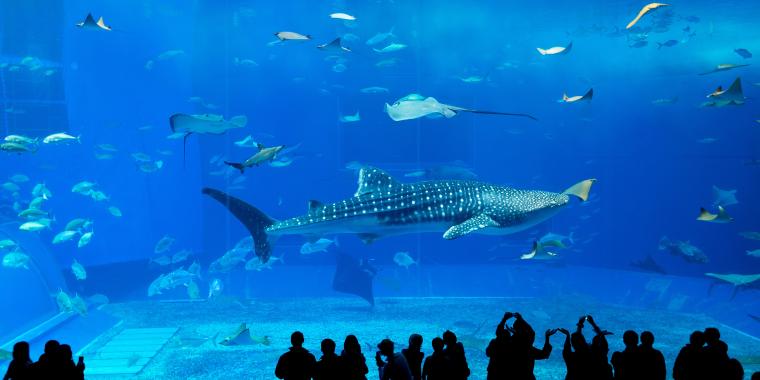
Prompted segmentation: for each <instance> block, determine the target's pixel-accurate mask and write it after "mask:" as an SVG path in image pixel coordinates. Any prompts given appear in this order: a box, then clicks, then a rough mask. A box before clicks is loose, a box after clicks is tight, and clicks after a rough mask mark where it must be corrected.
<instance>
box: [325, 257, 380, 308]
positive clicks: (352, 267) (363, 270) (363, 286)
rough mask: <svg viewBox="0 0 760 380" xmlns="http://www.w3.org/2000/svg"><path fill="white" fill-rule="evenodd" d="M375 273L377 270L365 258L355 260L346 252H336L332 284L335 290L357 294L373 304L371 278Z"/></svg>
mask: <svg viewBox="0 0 760 380" xmlns="http://www.w3.org/2000/svg"><path fill="white" fill-rule="evenodd" d="M376 274H377V270H376V269H375V268H373V267H372V266H371V265H369V263H367V262H366V261H365V260H357V259H355V258H353V257H351V256H350V255H348V254H345V253H338V260H337V265H336V267H335V276H334V277H333V284H332V286H333V289H334V290H335V291H338V292H341V293H348V294H354V295H357V296H359V297H361V298H364V299H365V300H366V301H367V302H369V304H370V305H372V306H375V295H374V292H373V290H372V280H373V279H374V278H375V275H376Z"/></svg>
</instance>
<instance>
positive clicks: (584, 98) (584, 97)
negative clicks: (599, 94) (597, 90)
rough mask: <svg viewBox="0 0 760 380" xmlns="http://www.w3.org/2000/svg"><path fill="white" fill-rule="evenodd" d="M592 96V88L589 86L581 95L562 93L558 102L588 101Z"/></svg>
mask: <svg viewBox="0 0 760 380" xmlns="http://www.w3.org/2000/svg"><path fill="white" fill-rule="evenodd" d="M593 97H594V89H593V88H590V89H588V91H586V93H585V94H583V95H574V96H567V94H562V99H561V100H560V101H559V102H560V103H577V102H589V101H591V99H592V98H593Z"/></svg>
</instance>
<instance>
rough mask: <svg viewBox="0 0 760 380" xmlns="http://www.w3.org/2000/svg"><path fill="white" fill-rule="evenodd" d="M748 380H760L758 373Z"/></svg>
mask: <svg viewBox="0 0 760 380" xmlns="http://www.w3.org/2000/svg"><path fill="white" fill-rule="evenodd" d="M750 380H760V371H758V372H755V373H753V374H752V378H751V379H750Z"/></svg>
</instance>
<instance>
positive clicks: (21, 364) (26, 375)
mask: <svg viewBox="0 0 760 380" xmlns="http://www.w3.org/2000/svg"><path fill="white" fill-rule="evenodd" d="M32 364H33V362H32V359H31V358H30V357H29V343H27V342H18V343H16V344H14V345H13V360H11V363H10V364H8V370H7V371H6V372H5V376H3V380H27V379H29V380H31V379H34V376H33V375H32Z"/></svg>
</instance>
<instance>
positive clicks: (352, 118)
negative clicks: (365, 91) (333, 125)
mask: <svg viewBox="0 0 760 380" xmlns="http://www.w3.org/2000/svg"><path fill="white" fill-rule="evenodd" d="M361 119H362V117H361V115H359V111H356V113H355V114H353V115H340V116H338V121H340V122H341V123H355V122H357V121H361Z"/></svg>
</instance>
